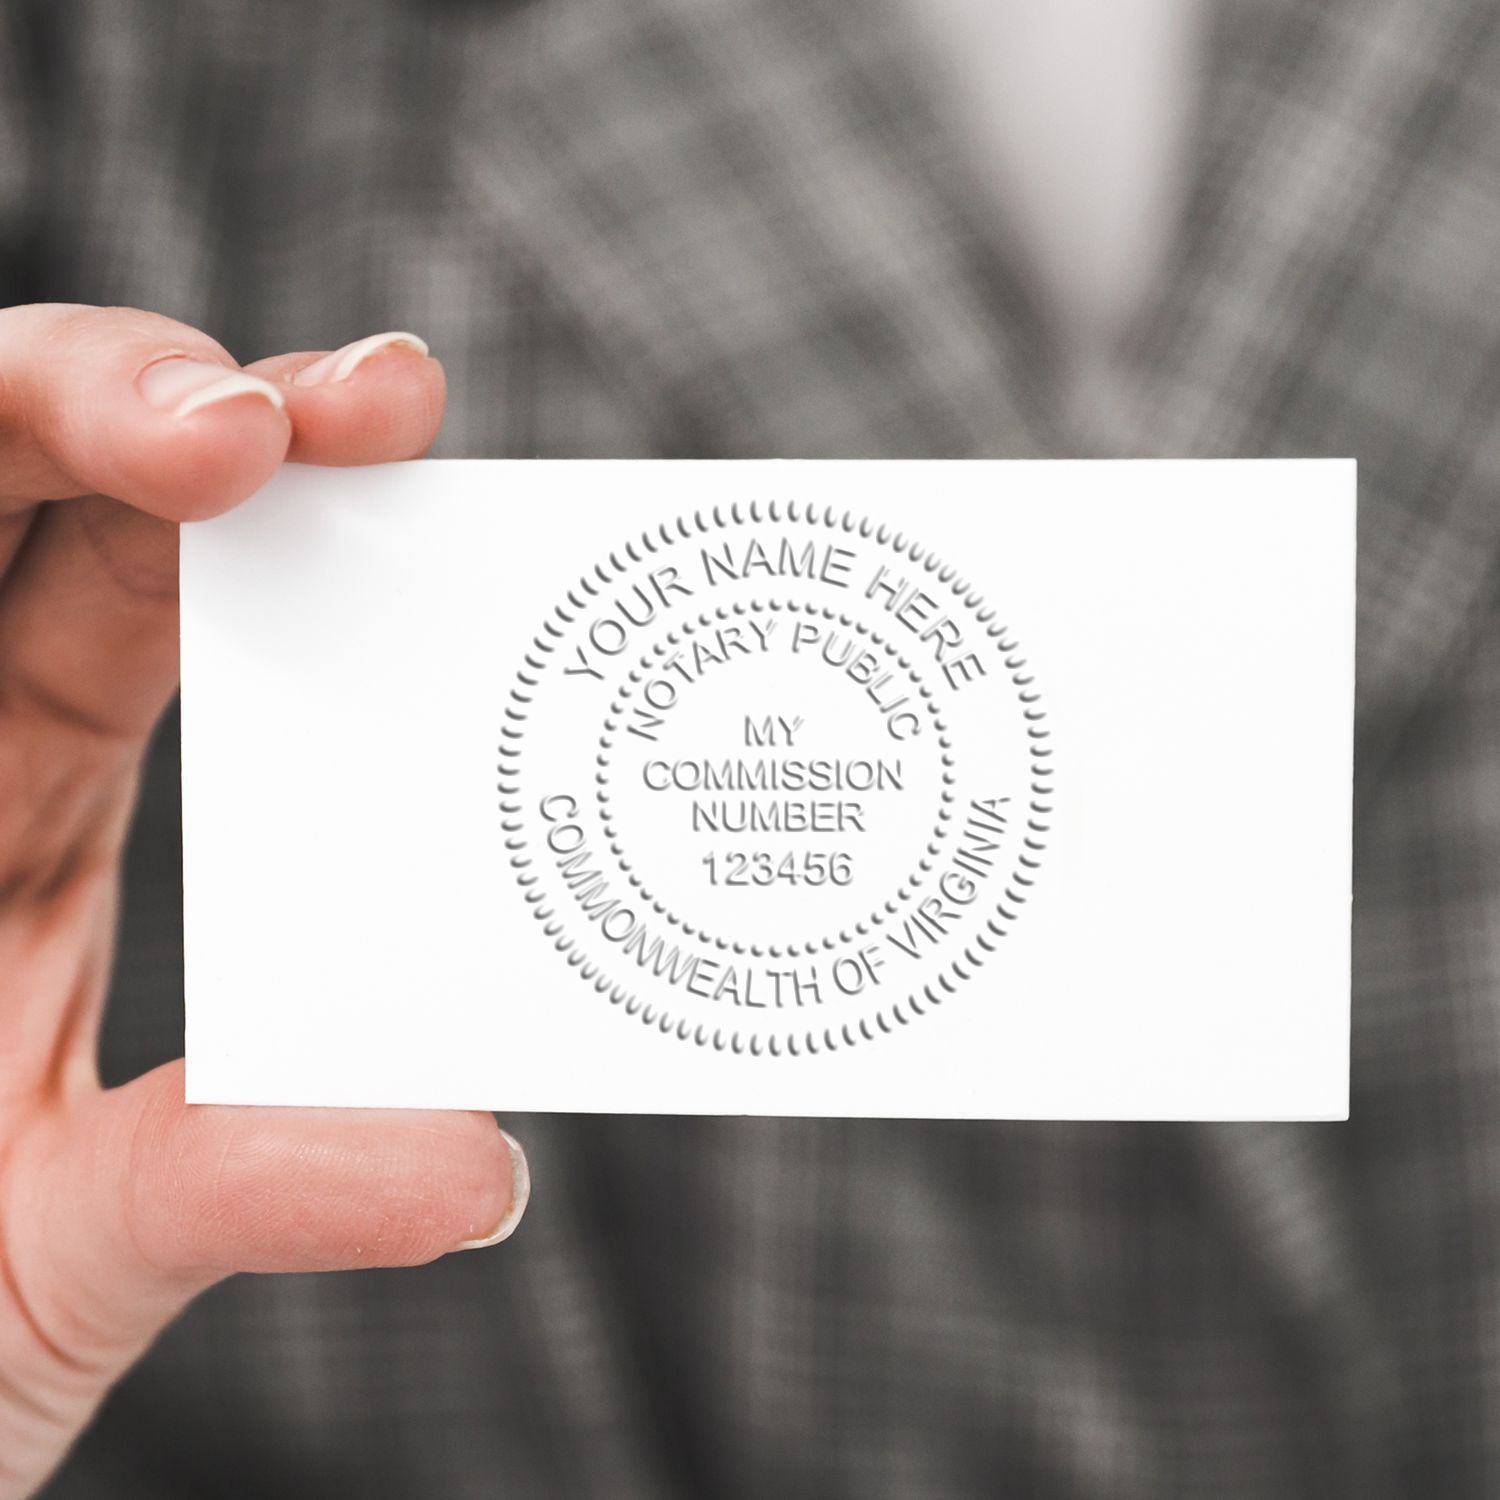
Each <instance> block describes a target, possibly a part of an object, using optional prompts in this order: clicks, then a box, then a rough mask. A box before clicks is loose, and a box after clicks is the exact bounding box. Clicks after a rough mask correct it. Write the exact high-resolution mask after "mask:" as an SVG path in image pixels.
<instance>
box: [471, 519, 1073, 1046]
mask: <svg viewBox="0 0 1500 1500" xmlns="http://www.w3.org/2000/svg"><path fill="white" fill-rule="evenodd" d="M499 753H500V811H501V817H502V827H503V829H504V833H505V838H506V848H507V850H508V852H509V857H510V864H511V868H512V870H513V871H514V873H515V879H516V883H517V886H518V888H519V890H520V892H521V895H522V897H523V899H524V901H525V902H526V904H527V906H528V907H529V909H530V911H531V913H532V915H533V916H534V917H535V918H536V920H537V921H538V922H540V923H541V924H542V926H543V931H544V932H545V934H546V936H547V938H548V939H550V940H551V942H552V944H553V946H554V947H555V948H556V950H557V952H558V953H559V954H560V955H561V957H562V958H563V959H565V960H566V962H567V964H568V965H570V966H571V967H572V968H573V969H574V970H575V971H576V972H577V973H578V975H579V976H580V977H581V978H582V979H583V980H584V981H585V982H586V983H587V984H588V985H590V986H591V987H592V988H593V989H594V990H595V991H596V992H597V993H598V994H599V995H600V996H602V997H604V998H605V999H606V1000H607V1001H608V1002H609V1003H610V1004H612V1005H613V1006H615V1007H617V1008H618V1009H619V1010H621V1011H623V1012H624V1013H625V1014H627V1015H629V1016H633V1017H635V1018H637V1019H638V1020H639V1021H641V1022H643V1023H644V1024H646V1025H647V1026H650V1027H652V1028H653V1029H655V1030H658V1031H660V1032H661V1033H663V1034H665V1035H670V1036H674V1037H676V1038H678V1039H679V1040H682V1041H688V1042H692V1043H695V1044H696V1045H698V1046H701V1047H708V1048H713V1049H716V1050H720V1051H725V1050H728V1051H732V1052H735V1053H748V1054H750V1055H752V1056H757V1057H759V1056H768V1057H779V1056H784V1055H788V1054H790V1055H794V1056H795V1055H801V1054H805V1053H807V1054H817V1053H821V1052H827V1051H836V1050H838V1049H839V1048H842V1047H851V1046H854V1045H855V1044H856V1043H858V1042H861V1041H871V1040H874V1039H875V1038H877V1037H879V1036H881V1035H883V1034H889V1033H891V1032H894V1031H896V1030H899V1029H900V1028H901V1027H902V1026H904V1025H907V1024H909V1023H910V1022H911V1021H912V1020H913V1019H914V1018H915V1017H918V1016H921V1015H924V1014H925V1013H926V1012H927V1011H928V1010H929V1009H931V1008H933V1007H935V1006H938V1005H941V1004H943V1003H944V1002H945V1000H947V999H948V998H949V997H950V996H953V995H955V994H956V993H957V992H958V989H959V986H960V984H961V983H962V982H964V981H966V980H968V979H970V978H971V977H972V976H973V975H974V974H975V972H976V971H977V970H979V969H980V968H982V967H983V966H984V964H985V963H986V961H987V960H988V959H989V958H990V956H991V955H992V954H994V953H995V952H996V950H997V949H998V948H999V946H1000V943H1001V941H1002V940H1003V939H1004V938H1005V936H1006V934H1007V932H1008V930H1009V927H1010V925H1011V923H1013V922H1014V921H1015V920H1016V919H1017V917H1018V916H1019V915H1020V913H1021V911H1022V909H1023V908H1024V906H1025V904H1026V901H1027V898H1028V895H1029V894H1030V889H1031V886H1032V884H1033V882H1034V880H1035V877H1036V873H1037V871H1038V870H1039V869H1040V867H1041V861H1042V856H1043V853H1044V851H1045V849H1046V844H1047V837H1048V833H1049V830H1050V827H1051V814H1052V784H1053V774H1052V745H1051V731H1050V729H1049V728H1048V725H1047V722H1046V713H1045V710H1044V709H1043V707H1042V700H1041V694H1040V693H1039V692H1038V690H1037V687H1036V684H1035V681H1034V679H1033V675H1032V673H1031V671H1030V669H1029V667H1028V664H1027V660H1026V656H1025V653H1024V652H1023V650H1022V649H1021V647H1020V645H1019V643H1018V641H1017V639H1016V637H1015V636H1014V635H1013V634H1012V632H1011V631H1010V629H1009V628H1008V627H1007V626H1006V625H1004V624H1002V623H1001V622H1000V621H999V620H998V618H997V616H996V612H995V610H994V608H993V607H992V606H991V605H989V604H987V603H986V602H985V600H984V598H983V596H982V595H981V593H980V591H979V590H978V589H977V588H975V587H974V586H973V585H971V584H970V583H968V582H966V581H965V580H964V579H962V578H960V577H959V576H958V574H957V572H956V571H955V569H954V568H953V567H951V566H949V565H948V564H946V563H944V562H943V561H942V560H941V559H940V558H938V557H936V556H935V555H934V554H932V553H931V552H929V551H928V550H927V549H925V548H924V547H922V546H920V545H919V544H918V543H917V542H915V541H912V540H910V539H909V538H907V537H905V536H904V535H902V534H901V533H899V532H895V531H892V530H891V529H890V528H889V527H887V526H883V525H876V524H874V523H872V522H871V521H869V520H868V519H865V518H862V517H859V516H856V515H853V514H850V513H847V512H842V511H838V510H836V509H834V508H831V507H816V506H808V505H804V504H799V503H798V502H796V501H777V500H771V501H766V502H755V503H751V504H748V505H735V506H731V507H727V508H722V509H720V508H716V509H713V510H711V511H699V512H695V513H694V514H692V515H688V516H681V517H678V518H677V519H676V520H674V521H671V522H667V523H664V524H662V525H661V526H659V527H657V528H656V529H655V530H652V531H648V532H646V533H644V534H643V535H641V536H640V537H638V538H636V539H635V540H633V541H631V542H629V543H627V544H626V545H625V546H624V547H623V548H622V549H621V550H619V551H616V552H613V553H611V554H610V555H609V557H608V559H607V560H605V561H603V562H601V563H599V564H598V565H597V566H596V567H595V568H594V569H593V570H592V571H591V572H589V573H587V574H585V575H584V577H583V578H581V579H580V580H579V581H578V584H577V585H576V587H574V588H573V589H572V590H571V591H570V592H569V593H568V595H567V597H566V599H565V600H564V601H562V602H561V603H560V604H559V605H558V606H557V607H556V609H555V610H554V611H553V614H552V616H551V617H550V618H549V619H547V620H546V621H544V622H543V625H542V628H541V630H540V632H539V633H538V635H537V636H536V638H535V639H534V640H533V642H532V643H531V647H530V649H529V650H528V651H527V652H526V655H525V658H524V661H523V663H522V665H521V667H520V669H519V670H518V671H517V673H516V679H515V683H514V686H513V687H512V689H511V694H510V701H509V703H508V704H507V706H506V710H505V724H504V728H503V731H502V741H501V744H500V752H499Z"/></svg>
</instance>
